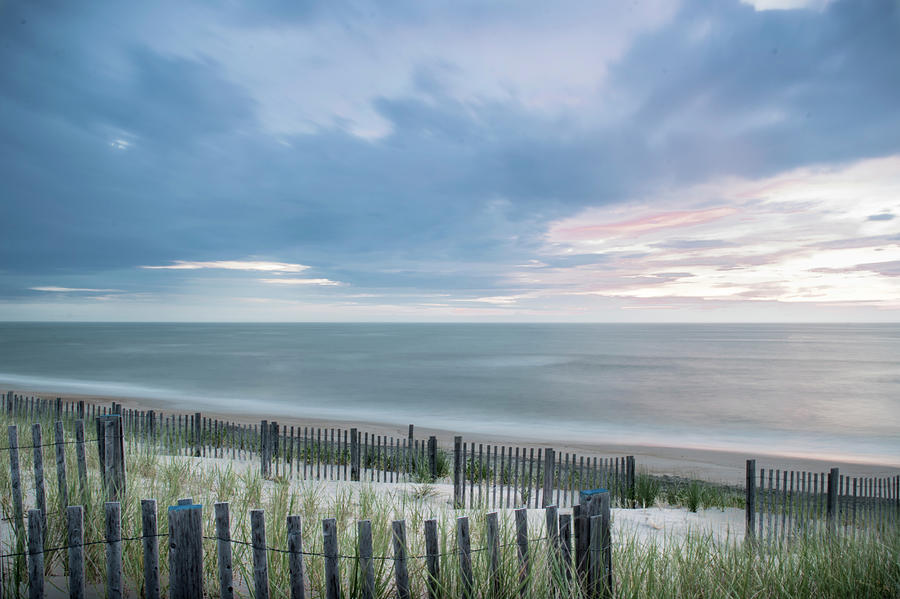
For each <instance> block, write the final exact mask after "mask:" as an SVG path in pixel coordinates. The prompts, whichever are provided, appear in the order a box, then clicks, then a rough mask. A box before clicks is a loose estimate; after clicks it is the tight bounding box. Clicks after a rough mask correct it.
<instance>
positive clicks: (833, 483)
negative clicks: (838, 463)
mask: <svg viewBox="0 0 900 599" xmlns="http://www.w3.org/2000/svg"><path fill="white" fill-rule="evenodd" d="M838 480H840V470H839V469H838V468H832V469H831V472H829V473H828V500H827V508H826V520H827V522H828V532H829V533H831V534H834V532H835V531H836V530H837V519H838V492H839V491H838Z"/></svg>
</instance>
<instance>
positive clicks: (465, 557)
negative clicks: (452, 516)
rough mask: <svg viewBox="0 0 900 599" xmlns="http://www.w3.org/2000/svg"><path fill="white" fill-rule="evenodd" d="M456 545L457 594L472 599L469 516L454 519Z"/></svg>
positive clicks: (472, 581) (472, 580) (472, 579)
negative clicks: (457, 568)
mask: <svg viewBox="0 0 900 599" xmlns="http://www.w3.org/2000/svg"><path fill="white" fill-rule="evenodd" d="M456 545H457V547H458V548H459V586H460V592H459V594H460V596H461V597H462V598H463V599H472V597H473V593H472V586H473V583H474V576H473V574H472V546H471V543H470V539H469V518H468V517H466V516H461V517H459V518H457V519H456Z"/></svg>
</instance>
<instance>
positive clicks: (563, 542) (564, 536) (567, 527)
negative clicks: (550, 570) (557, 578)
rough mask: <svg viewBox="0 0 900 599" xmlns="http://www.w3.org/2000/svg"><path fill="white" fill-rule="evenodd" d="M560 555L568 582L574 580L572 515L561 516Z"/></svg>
mask: <svg viewBox="0 0 900 599" xmlns="http://www.w3.org/2000/svg"><path fill="white" fill-rule="evenodd" d="M559 553H560V559H561V560H562V565H563V572H565V574H566V581H571V580H572V515H571V514H560V515H559Z"/></svg>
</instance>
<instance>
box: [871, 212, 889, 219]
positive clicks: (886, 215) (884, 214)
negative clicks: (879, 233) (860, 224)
mask: <svg viewBox="0 0 900 599" xmlns="http://www.w3.org/2000/svg"><path fill="white" fill-rule="evenodd" d="M893 219H894V215H893V214H891V213H890V212H882V213H881V214H870V215H869V217H868V218H867V219H866V220H893Z"/></svg>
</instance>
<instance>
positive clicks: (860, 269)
mask: <svg viewBox="0 0 900 599" xmlns="http://www.w3.org/2000/svg"><path fill="white" fill-rule="evenodd" d="M897 189H900V156H894V157H891V158H885V159H876V160H866V161H860V162H858V163H855V164H852V165H847V166H843V167H838V168H822V167H815V168H807V169H798V170H794V171H789V172H785V173H783V174H781V175H778V176H776V177H771V178H766V179H760V180H752V179H749V180H748V179H742V180H737V179H723V180H721V181H719V182H710V183H708V184H704V185H700V186H693V187H688V188H685V189H679V190H672V191H670V193H669V194H668V195H664V196H660V197H657V198H653V199H652V202H651V201H650V199H648V200H646V201H644V202H640V201H635V202H632V203H630V204H629V205H625V206H615V207H609V208H606V209H590V210H587V211H585V212H584V213H583V214H581V215H578V216H575V217H572V218H569V219H565V220H563V221H560V222H558V223H556V224H555V225H553V226H551V227H550V229H549V231H548V234H547V245H546V246H545V248H544V252H545V253H546V254H549V255H551V256H552V255H566V256H571V255H573V254H585V255H601V256H604V257H605V258H606V260H605V261H604V262H602V263H599V264H597V265H592V264H590V263H589V262H588V263H585V264H583V265H573V266H568V267H566V266H559V267H556V268H550V269H541V270H539V271H537V272H535V271H527V272H526V271H519V272H517V273H514V274H513V275H511V277H510V280H511V281H512V282H515V283H516V284H518V285H522V284H524V283H525V282H526V281H530V282H531V284H532V285H536V286H539V287H541V288H542V289H543V292H542V293H543V295H545V296H547V295H552V294H554V293H583V294H591V295H598V296H609V297H630V298H693V299H697V300H704V301H709V300H715V301H723V300H727V301H745V300H752V301H773V302H789V303H793V302H803V303H809V302H818V303H842V302H845V303H868V304H871V305H878V306H881V307H885V308H900V284H898V282H897V280H896V275H897V264H898V263H900V262H898V260H900V229H898V227H897V225H895V224H894V223H893V222H892V221H890V220H880V219H879V220H875V221H872V220H870V219H866V218H865V215H869V214H872V213H878V212H882V211H888V210H891V209H894V208H895V207H896V205H897V196H896V190H897ZM711 203H712V204H714V205H715V206H713V207H710V208H704V209H703V210H700V211H698V210H693V209H692V207H693V206H708V205H709V204H711ZM670 205H680V206H682V207H683V208H684V210H682V211H680V212H677V213H675V212H670V211H664V212H662V215H664V217H662V218H661V217H659V214H660V213H659V212H657V210H658V209H659V208H661V207H666V206H670ZM707 211H714V213H715V214H721V216H720V217H719V218H710V219H703V218H682V217H681V215H682V214H688V215H693V214H703V213H705V212H707ZM642 212H646V213H648V214H649V216H647V217H638V218H635V219H632V220H630V221H622V220H620V218H619V215H620V214H622V213H630V214H641V213H642ZM672 214H676V215H677V216H674V217H670V216H668V215H672ZM584 222H587V223H590V224H589V225H583V224H581V223H584ZM623 222H624V225H623ZM607 223H608V224H607ZM633 223H636V225H634V226H633ZM643 223H653V224H656V223H662V224H664V225H665V226H641V225H643ZM621 229H625V230H626V231H627V232H628V233H629V234H628V235H626V236H622V235H611V234H610V232H611V231H612V232H618V231H620V230H621ZM573 231H576V232H578V234H576V235H573V234H572V232H573ZM673 236H674V239H673ZM710 240H714V241H713V242H710ZM547 261H548V262H552V258H549V259H547Z"/></svg>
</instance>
